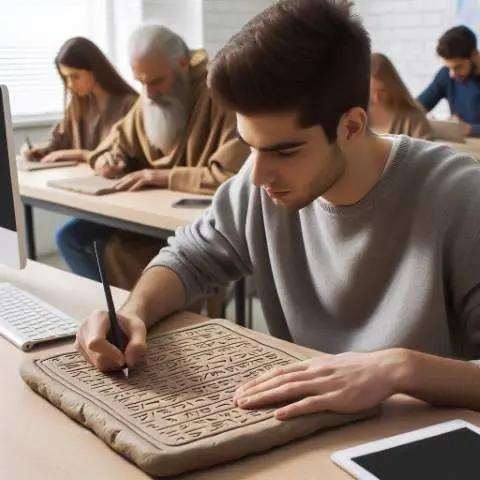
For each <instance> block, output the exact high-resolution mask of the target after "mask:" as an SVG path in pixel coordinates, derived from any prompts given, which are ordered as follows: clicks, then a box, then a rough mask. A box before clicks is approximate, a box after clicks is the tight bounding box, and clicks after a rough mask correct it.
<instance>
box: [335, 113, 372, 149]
mask: <svg viewBox="0 0 480 480" xmlns="http://www.w3.org/2000/svg"><path fill="white" fill-rule="evenodd" d="M367 128H368V120H367V113H366V112H365V110H364V109H363V108H360V107H354V108H351V109H350V110H349V111H348V112H346V113H344V114H343V115H342V117H341V118H340V122H338V127H337V138H338V140H339V141H340V142H342V143H343V142H348V141H350V140H355V139H356V138H359V137H361V136H363V135H364V134H365V132H366V130H367Z"/></svg>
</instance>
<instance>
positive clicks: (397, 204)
mask: <svg viewBox="0 0 480 480" xmlns="http://www.w3.org/2000/svg"><path fill="white" fill-rule="evenodd" d="M369 59H370V42H369V38H368V34H367V33H366V31H365V30H364V28H363V27H362V25H361V23H359V21H358V19H357V18H356V17H355V16H354V15H353V14H352V13H351V11H350V10H349V8H348V7H347V6H346V5H345V2H343V1H342V2H340V1H338V2H336V1H335V0H283V1H279V2H276V3H275V4H274V5H272V6H271V7H270V8H268V9H267V10H266V11H265V12H263V13H262V14H260V15H259V16H257V17H256V18H255V19H253V20H252V21H251V22H250V23H248V24H247V25H246V26H245V27H244V28H243V29H242V31H241V32H240V33H238V34H237V35H236V36H235V37H233V38H232V39H231V40H230V42H229V43H228V44H227V45H226V46H225V47H224V48H223V49H222V50H221V51H220V52H219V53H218V55H217V57H216V58H215V60H214V61H213V63H212V65H211V66H210V72H209V82H210V87H211V89H212V94H213V95H215V97H216V98H217V99H218V100H219V101H221V102H222V103H223V104H225V105H227V106H228V107H230V108H232V109H234V110H235V111H236V112H237V113H238V114H237V120H238V131H239V134H240V136H241V138H242V139H243V141H244V142H245V143H247V144H248V145H249V146H250V147H251V156H250V158H249V160H248V161H247V164H246V165H245V167H244V168H243V169H242V170H241V171H240V173H239V174H238V175H236V177H234V178H233V179H232V180H231V181H229V182H227V183H226V184H225V185H223V186H222V187H221V188H220V189H219V190H218V192H217V194H216V195H215V199H214V202H213V206H212V207H211V208H210V209H209V210H208V211H207V212H206V213H205V214H204V215H203V216H202V217H201V218H200V219H199V220H198V221H196V222H195V223H194V224H193V225H191V226H188V227H186V228H183V229H179V230H178V231H177V233H176V236H175V237H174V238H171V239H170V244H169V246H168V247H167V248H164V249H163V250H162V251H161V252H160V253H159V254H158V256H157V257H156V258H154V259H153V261H152V263H151V265H150V266H149V268H148V269H147V270H146V272H145V273H144V275H143V276H142V278H141V279H140V281H139V282H138V284H137V286H136V287H135V289H134V290H133V292H132V294H131V296H130V298H129V300H128V301H127V303H126V304H125V305H124V306H123V307H122V308H121V310H120V312H119V319H120V322H121V326H122V328H123V330H124V331H125V333H126V334H127V336H128V338H129V342H128V345H127V348H126V351H125V355H123V354H121V353H120V352H119V351H118V350H117V349H116V348H115V347H114V346H112V345H111V344H110V343H108V341H107V340H106V333H107V331H108V329H109V321H108V316H107V314H106V313H105V312H96V313H94V314H92V315H91V316H90V317H89V318H87V319H86V320H85V321H84V323H83V324H82V326H81V327H80V329H79V332H78V336H77V344H78V347H79V349H80V351H81V352H82V354H83V355H84V356H85V358H87V359H88V360H89V361H90V362H92V363H93V364H94V365H96V366H97V367H98V368H100V369H102V370H108V369H112V368H119V367H121V366H122V365H123V364H124V362H126V364H127V365H128V366H130V367H133V366H134V365H135V363H136V362H137V361H138V360H139V358H141V356H142V355H143V354H144V353H145V350H146V348H147V345H146V331H147V329H148V327H150V326H151V325H153V324H154V323H155V322H158V321H160V320H161V319H162V318H164V317H166V316H167V315H170V314H171V313H173V312H175V311H177V310H180V309H182V308H183V307H184V306H185V305H186V304H188V303H190V302H191V301H192V300H193V299H194V298H196V297H197V296H198V295H201V294H204V293H205V290H206V289H207V288H208V286H209V285H210V286H212V285H218V284H221V285H225V284H227V283H228V282H231V281H234V280H236V279H238V278H240V277H242V276H245V275H249V274H253V275H254V276H255V278H256V281H257V285H258V294H259V297H260V300H261V302H262V307H263V311H264V314H265V317H266V320H267V323H268V326H269V328H270V331H271V333H272V334H273V335H276V336H278V337H280V338H283V339H286V340H290V341H293V342H296V343H299V344H302V345H306V346H308V347H313V348H316V349H318V350H321V351H323V352H327V353H329V354H331V355H330V356H329V357H328V358H325V357H322V358H319V359H313V360H309V361H306V362H301V363H297V364H292V365H290V366H288V367H284V368H281V369H277V370H274V371H272V372H269V373H267V374H265V375H264V376H262V377H260V378H258V379H257V380H254V381H253V382H251V383H250V384H247V385H245V386H243V387H242V388H241V389H240V390H239V391H238V392H237V393H236V395H235V400H236V402H237V404H238V405H239V406H240V407H242V408H257V407H261V406H264V405H266V404H272V403H277V402H281V403H285V404H286V406H284V407H282V408H279V409H278V410H277V412H276V416H277V418H279V419H286V418H289V417H292V416H295V415H302V414H306V413H309V412H314V411H320V410H333V411H338V412H354V411H357V410H361V409H364V408H367V407H371V406H374V405H377V404H379V403H380V402H382V401H383V400H385V399H386V398H388V397H389V396H390V395H392V394H394V393H406V394H409V395H413V396H415V397H417V398H419V399H422V400H425V401H427V402H431V403H433V404H442V405H452V406H458V407H467V408H480V369H479V368H478V367H477V366H476V365H475V364H474V363H472V362H468V361H467V360H470V359H475V358H478V357H479V356H480V355H479V354H480V311H479V304H480V236H479V233H480V221H479V217H480V166H478V165H477V164H476V163H475V162H474V161H473V160H472V159H470V158H468V157H464V156H460V155H458V154H456V153H455V152H454V151H453V150H451V149H449V148H447V147H443V146H439V145H436V144H433V143H429V142H426V141H421V140H412V139H410V138H407V137H381V136H377V135H375V134H374V133H372V132H371V131H370V130H369V128H368V125H367V114H366V108H367V105H368V98H369V78H370V65H369Z"/></svg>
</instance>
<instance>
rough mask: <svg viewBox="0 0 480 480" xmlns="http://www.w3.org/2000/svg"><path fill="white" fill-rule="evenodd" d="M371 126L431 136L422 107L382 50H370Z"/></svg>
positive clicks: (369, 115)
mask: <svg viewBox="0 0 480 480" xmlns="http://www.w3.org/2000/svg"><path fill="white" fill-rule="evenodd" d="M368 118H369V124H370V128H372V130H374V131H375V132H378V133H382V134H404V135H408V136H410V137H417V138H427V139H430V138H432V129H431V127H430V124H429V122H428V120H427V118H426V116H425V112H424V110H423V108H422V107H421V106H420V105H419V104H418V103H417V102H416V100H415V99H414V98H413V97H412V95H411V94H410V92H409V91H408V88H407V87H406V85H405V84H404V83H403V80H402V79H401V77H400V75H399V74H398V72H397V70H396V69H395V67H394V66H393V64H392V62H391V61H390V60H389V59H388V57H386V56H385V55H383V54H381V53H374V54H372V58H371V73H370V105H369V109H368Z"/></svg>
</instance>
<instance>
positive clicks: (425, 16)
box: [355, 0, 456, 115]
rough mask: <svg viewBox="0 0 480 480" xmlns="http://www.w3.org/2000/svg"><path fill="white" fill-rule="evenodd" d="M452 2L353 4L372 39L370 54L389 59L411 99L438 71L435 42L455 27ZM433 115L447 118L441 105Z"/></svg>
mask: <svg viewBox="0 0 480 480" xmlns="http://www.w3.org/2000/svg"><path fill="white" fill-rule="evenodd" d="M455 4H456V2H455V1H454V0H432V1H430V0H356V2H355V6H356V9H357V11H358V13H359V14H360V16H361V17H362V19H363V22H364V24H365V26H366V27H367V29H368V30H369V32H370V35H371V37H372V49H373V51H377V52H381V53H384V54H386V55H388V56H389V58H390V59H391V60H392V61H393V63H394V64H395V66H396V67H397V69H398V71H399V72H400V74H401V76H402V78H403V79H404V81H405V83H406V84H407V86H408V87H409V88H410V91H411V92H412V94H413V95H415V96H416V95H418V94H419V93H420V92H421V91H422V89H423V88H424V87H425V86H426V85H427V84H428V83H429V82H430V81H431V80H432V78H433V76H434V75H435V73H436V72H437V71H438V69H439V68H440V67H441V61H440V59H439V58H438V57H437V55H436V53H435V48H436V45H437V40H438V38H439V37H440V36H441V34H442V33H443V32H444V31H445V30H447V29H448V28H450V27H452V26H454V25H455ZM435 113H436V114H440V115H447V114H448V108H447V106H446V104H445V103H443V104H442V105H441V106H440V107H439V108H438V109H437V110H436V111H435Z"/></svg>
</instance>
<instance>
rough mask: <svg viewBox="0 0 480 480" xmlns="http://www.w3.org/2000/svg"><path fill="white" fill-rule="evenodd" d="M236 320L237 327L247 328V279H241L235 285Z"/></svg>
mask: <svg viewBox="0 0 480 480" xmlns="http://www.w3.org/2000/svg"><path fill="white" fill-rule="evenodd" d="M235 320H236V323H237V325H240V326H241V327H245V326H246V318H245V279H244V278H241V279H240V280H238V282H237V283H236V284H235Z"/></svg>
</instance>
